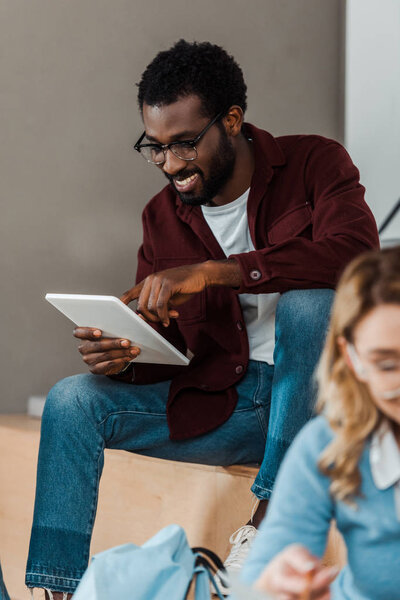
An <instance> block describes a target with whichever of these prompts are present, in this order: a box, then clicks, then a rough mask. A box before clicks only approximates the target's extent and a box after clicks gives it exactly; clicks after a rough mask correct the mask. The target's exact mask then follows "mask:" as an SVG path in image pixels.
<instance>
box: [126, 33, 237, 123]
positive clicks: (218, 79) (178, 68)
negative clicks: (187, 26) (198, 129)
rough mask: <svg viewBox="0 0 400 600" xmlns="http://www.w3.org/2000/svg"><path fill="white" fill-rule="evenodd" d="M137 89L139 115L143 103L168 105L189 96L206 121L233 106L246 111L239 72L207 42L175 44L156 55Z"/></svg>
mask: <svg viewBox="0 0 400 600" xmlns="http://www.w3.org/2000/svg"><path fill="white" fill-rule="evenodd" d="M137 85H138V88H139V92H138V104H139V108H140V112H142V111H143V103H146V104H148V105H149V106H154V105H156V104H160V105H163V104H164V105H168V104H172V103H173V102H176V100H177V99H178V98H180V97H182V96H189V95H192V94H194V95H196V96H199V98H201V100H202V106H203V110H204V115H205V116H207V117H210V118H212V117H214V116H215V115H216V114H218V113H220V112H223V111H225V110H227V109H228V108H229V107H230V106H233V105H237V106H240V107H241V108H242V110H243V112H245V111H246V108H247V102H246V91H247V86H246V84H245V82H244V79H243V73H242V69H241V68H240V67H239V65H238V64H237V62H236V61H235V59H234V58H233V57H232V56H230V55H229V54H228V53H227V52H226V51H225V50H224V49H223V48H221V46H217V45H215V44H211V43H210V42H187V41H186V40H183V39H181V40H179V41H178V42H176V43H175V44H174V45H173V46H172V47H171V48H170V49H169V50H166V51H164V52H159V53H158V54H157V56H156V57H155V58H154V59H153V60H152V62H151V63H150V64H149V65H148V66H147V68H146V70H145V71H144V73H143V75H142V78H141V80H140V82H139V83H138V84H137Z"/></svg>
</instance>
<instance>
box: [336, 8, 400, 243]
mask: <svg viewBox="0 0 400 600" xmlns="http://www.w3.org/2000/svg"><path fill="white" fill-rule="evenodd" d="M346 17H347V18H346V92H345V143H346V146H347V148H348V150H349V152H350V155H351V157H352V158H353V160H354V162H355V163H356V165H357V166H358V167H359V169H360V173H361V181H362V183H363V184H364V185H365V186H366V188H367V194H366V199H367V202H368V203H369V205H370V206H371V208H372V210H373V212H374V214H375V217H376V219H377V222H378V224H379V225H380V224H381V223H382V221H383V220H384V218H385V216H386V215H387V214H388V213H389V211H390V209H391V208H392V206H393V205H394V204H395V202H396V201H397V199H398V198H399V197H400V0H379V2H378V1H377V0H348V2H347V15H346ZM382 237H383V239H388V238H399V239H400V212H399V213H398V214H397V216H396V218H395V219H394V220H393V221H392V223H391V225H390V226H389V227H388V228H387V230H386V231H385V232H384V234H383V236H382Z"/></svg>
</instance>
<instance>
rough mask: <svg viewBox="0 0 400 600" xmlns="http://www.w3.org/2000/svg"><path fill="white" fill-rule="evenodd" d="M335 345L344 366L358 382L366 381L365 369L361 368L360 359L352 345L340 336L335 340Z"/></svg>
mask: <svg viewBox="0 0 400 600" xmlns="http://www.w3.org/2000/svg"><path fill="white" fill-rule="evenodd" d="M337 345H338V346H339V350H340V352H341V354H342V356H343V358H344V360H345V363H346V365H347V366H348V367H349V369H350V370H351V371H353V373H354V375H355V376H356V377H357V379H359V380H360V381H364V382H365V381H366V373H365V369H364V367H363V366H362V364H361V362H360V359H359V358H358V356H357V353H356V351H355V349H354V346H353V344H351V343H350V342H348V341H347V340H346V339H345V338H344V337H343V336H342V335H340V336H339V337H338V338H337Z"/></svg>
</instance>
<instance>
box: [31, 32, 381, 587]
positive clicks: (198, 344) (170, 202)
mask: <svg viewBox="0 0 400 600" xmlns="http://www.w3.org/2000/svg"><path fill="white" fill-rule="evenodd" d="M138 100H139V108H140V111H141V114H142V117H143V122H144V132H143V134H142V135H141V136H140V138H139V140H138V142H137V143H136V144H135V148H136V150H137V151H138V152H139V153H140V154H141V155H142V156H143V158H144V159H145V160H147V161H148V162H149V163H150V164H152V165H154V167H155V168H157V169H159V170H160V171H161V172H163V173H164V175H165V176H166V178H167V179H168V185H167V186H166V187H165V188H164V189H163V190H162V191H161V192H160V193H159V194H157V195H156V196H155V197H154V198H153V199H152V200H150V202H149V203H148V204H147V206H146V208H145V210H144V213H143V243H142V246H141V248H140V250H139V255H138V270H137V277H136V285H135V286H134V287H132V288H131V289H130V290H129V291H128V292H126V293H125V294H124V296H123V300H124V301H125V302H126V303H128V302H130V301H132V300H134V299H137V300H138V311H139V312H140V313H141V315H142V316H143V318H145V319H146V320H148V321H149V322H151V323H152V324H153V326H154V327H155V328H157V329H158V330H159V331H160V332H161V333H162V335H164V336H165V337H166V338H167V339H168V340H169V341H170V342H171V343H173V344H174V345H175V346H176V347H177V348H178V349H179V350H181V351H182V352H190V353H191V354H193V358H192V360H191V363H190V365H189V366H188V367H171V366H161V365H145V364H140V362H134V363H133V364H132V363H131V362H130V361H132V359H135V358H137V357H138V356H139V354H140V350H139V348H137V347H135V345H134V340H119V339H106V338H102V335H101V332H100V331H97V330H93V329H88V328H79V329H77V330H76V331H75V335H76V337H78V338H79V339H80V340H81V345H80V347H79V349H80V352H81V354H82V356H83V359H84V361H85V363H86V364H87V365H88V366H89V370H90V371H91V373H90V374H86V375H78V376H74V377H70V378H68V379H65V380H63V381H61V382H59V383H58V384H57V385H56V386H55V387H54V388H53V389H52V390H51V392H50V394H49V397H48V400H47V403H46V406H45V410H44V414H43V423H42V438H41V446H40V455H39V465H38V479H37V495H36V505H35V515H34V523H33V529H32V537H31V545H30V554H29V560H28V569H27V576H26V581H27V585H28V586H30V587H43V588H47V589H49V590H52V591H53V592H54V597H55V598H62V597H63V593H64V596H66V595H67V594H70V593H72V592H73V591H74V589H75V588H76V585H77V583H78V581H79V579H80V577H81V576H82V574H83V572H84V570H85V568H86V565H87V560H88V556H89V545H90V537H91V531H92V526H93V521H94V516H95V509H96V503H97V493H98V484H99V478H100V475H101V470H102V465H103V450H104V447H107V448H119V449H125V450H128V451H131V452H136V453H140V454H145V455H149V456H157V457H161V458H167V459H172V460H179V461H191V462H199V463H206V464H211V465H230V464H237V463H241V464H243V463H259V464H260V470H259V473H258V475H257V478H256V480H255V482H254V484H253V486H252V491H253V493H254V494H255V496H256V497H257V498H258V500H259V501H260V502H259V505H258V508H257V510H256V512H255V514H254V515H253V518H252V519H250V521H249V523H247V524H244V525H243V527H242V528H240V529H239V530H238V532H236V533H235V534H234V535H233V536H232V538H231V543H232V551H231V553H230V555H229V557H228V559H227V563H226V564H227V566H228V567H229V569H231V570H233V569H235V568H239V567H240V565H241V563H242V562H243V560H244V556H245V555H246V553H247V551H248V549H249V546H250V543H251V541H252V539H253V538H254V535H256V532H257V527H258V525H259V523H260V521H261V519H262V517H263V515H264V513H265V510H266V507H267V504H268V499H269V497H270V495H271V491H272V488H273V485H274V481H275V477H276V474H277V471H278V468H279V465H280V463H281V461H282V458H283V456H284V454H285V452H286V450H287V448H288V447H289V445H290V443H291V441H292V439H293V437H294V436H295V434H296V433H297V432H298V430H299V429H300V428H301V427H302V425H303V424H304V423H305V422H306V421H307V420H308V419H309V418H310V417H311V415H312V410H313V398H314V390H313V385H312V375H313V370H314V367H315V364H316V362H317V360H318V357H319V353H320V350H321V347H322V344H323V340H324V336H325V332H326V326H327V322H328V316H329V311H330V306H331V302H332V298H333V293H334V292H333V289H334V287H335V284H336V281H337V279H338V276H339V274H340V273H341V271H342V269H343V268H344V266H345V265H346V264H347V263H348V262H349V261H350V260H351V259H352V258H353V257H354V256H355V255H357V254H358V253H360V252H361V251H363V250H366V249H368V248H371V247H374V246H377V245H378V235H377V230H376V225H375V222H374V219H373V217H372V214H371V212H370V211H369V209H368V207H367V206H366V204H365V202H364V198H363V196H364V188H363V187H362V186H361V185H360V183H359V178H358V171H357V169H356V167H355V166H354V165H353V163H352V161H351V159H350V157H349V156H348V154H347V152H346V151H345V150H344V148H343V147H342V146H341V145H340V144H338V143H337V142H335V141H333V140H329V139H326V138H322V137H320V136H315V135H313V136H307V135H293V136H285V137H280V138H274V137H273V136H272V135H270V134H269V133H268V132H266V131H263V130H262V129H258V128H257V127H255V126H254V125H251V124H249V123H245V122H244V113H245V111H246V85H245V83H244V80H243V75H242V71H241V69H240V67H239V66H238V65H237V63H236V62H235V61H234V59H233V58H232V57H231V56H229V55H228V54H227V53H226V52H225V50H223V49H222V48H221V47H219V46H216V45H212V44H210V43H201V44H198V43H188V42H185V41H183V40H181V41H180V42H178V43H177V44H175V45H174V46H173V47H172V48H171V49H170V50H168V51H166V52H161V53H160V54H158V55H157V56H156V57H155V59H154V60H153V61H152V63H151V64H150V65H149V66H148V67H147V69H146V70H145V72H144V74H143V76H142V79H141V81H140V83H139V95H138ZM267 101H268V98H266V99H265V102H267ZM154 167H153V168H154ZM149 176H151V171H149ZM139 360H140V359H139ZM60 432H62V433H60ZM188 493H190V490H188ZM227 502H229V499H227Z"/></svg>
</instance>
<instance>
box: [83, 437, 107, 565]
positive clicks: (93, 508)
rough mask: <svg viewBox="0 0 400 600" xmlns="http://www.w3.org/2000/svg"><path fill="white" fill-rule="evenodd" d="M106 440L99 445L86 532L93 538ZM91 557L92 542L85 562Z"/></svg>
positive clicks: (86, 553) (88, 546)
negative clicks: (95, 476) (101, 463)
mask: <svg viewBox="0 0 400 600" xmlns="http://www.w3.org/2000/svg"><path fill="white" fill-rule="evenodd" d="M104 446H105V443H104V439H103V440H102V444H100V445H99V447H98V455H97V478H96V482H95V484H94V486H93V490H92V491H93V500H92V506H91V508H90V516H89V520H88V526H87V530H86V535H89V536H90V537H91V534H92V531H93V526H94V521H95V518H96V512H97V504H98V498H99V486H100V478H101V471H102V469H101V467H100V459H101V456H102V453H103V452H104ZM89 557H90V541H89V544H88V545H87V551H86V552H85V560H86V563H88V562H89Z"/></svg>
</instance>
